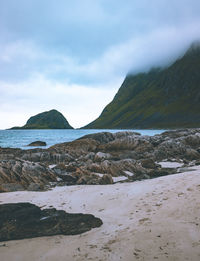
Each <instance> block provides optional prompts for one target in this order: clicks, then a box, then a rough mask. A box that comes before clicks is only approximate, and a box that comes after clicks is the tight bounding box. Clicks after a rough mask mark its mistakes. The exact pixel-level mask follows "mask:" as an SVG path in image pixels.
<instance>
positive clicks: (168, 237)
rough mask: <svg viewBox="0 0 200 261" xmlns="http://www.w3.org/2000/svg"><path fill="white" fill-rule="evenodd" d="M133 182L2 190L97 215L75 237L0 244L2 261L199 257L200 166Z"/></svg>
mask: <svg viewBox="0 0 200 261" xmlns="http://www.w3.org/2000/svg"><path fill="white" fill-rule="evenodd" d="M195 168H196V171H190V172H187V173H183V174H177V175H171V176H166V177H161V178H157V179H153V180H145V181H140V182H134V183H123V184H114V185H105V186H92V185H91V186H71V187H57V188H55V189H53V190H52V191H47V192H13V193H2V194H0V201H1V203H7V202H24V201H26V202H32V203H34V204H37V205H38V206H45V207H49V206H54V207H55V208H57V209H64V210H65V211H68V212H75V213H76V212H82V213H91V214H94V215H95V216H97V217H100V218H101V219H102V220H103V222H104V224H103V226H101V227H100V228H96V229H93V230H91V231H89V232H87V233H84V234H82V235H77V236H52V237H43V238H34V239H25V240H16V241H8V242H5V244H6V246H3V243H2V242H1V243H0V260H1V261H33V260H34V261H44V260H46V261H73V260H76V261H78V260H80V261H83V260H95V261H96V260H97V261H100V260H105V261H109V260H112V261H118V260H123V261H133V260H147V261H151V260H159V261H160V260H161V261H162V260H171V261H172V260H173V261H178V260H180V261H183V260H192V261H199V260H200V167H195Z"/></svg>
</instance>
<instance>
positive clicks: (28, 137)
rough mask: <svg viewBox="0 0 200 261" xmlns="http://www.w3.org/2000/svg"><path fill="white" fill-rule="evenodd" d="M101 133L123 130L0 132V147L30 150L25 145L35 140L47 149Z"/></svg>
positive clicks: (149, 131) (150, 133)
mask: <svg viewBox="0 0 200 261" xmlns="http://www.w3.org/2000/svg"><path fill="white" fill-rule="evenodd" d="M103 131H107V132H112V133H114V132H118V131H123V130H0V147H10V148H22V149H30V148H31V147H27V145H28V144H30V143H31V142H33V141H37V140H40V141H45V142H46V143H47V147H50V146H52V145H54V144H56V143H61V142H66V141H72V140H75V139H78V138H80V137H81V136H84V135H86V134H91V133H97V132H103ZM125 131H136V132H139V133H141V134H142V135H150V136H153V135H155V134H160V133H162V132H163V131H164V130H125Z"/></svg>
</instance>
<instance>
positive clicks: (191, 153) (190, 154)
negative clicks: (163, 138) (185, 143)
mask: <svg viewBox="0 0 200 261" xmlns="http://www.w3.org/2000/svg"><path fill="white" fill-rule="evenodd" d="M184 156H185V158H186V159H188V160H198V159H200V153H199V152H197V151H196V150H194V149H187V150H186V153H185V155H184Z"/></svg>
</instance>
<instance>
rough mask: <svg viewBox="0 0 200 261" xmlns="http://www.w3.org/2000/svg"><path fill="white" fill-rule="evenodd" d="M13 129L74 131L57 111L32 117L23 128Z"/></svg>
mask: <svg viewBox="0 0 200 261" xmlns="http://www.w3.org/2000/svg"><path fill="white" fill-rule="evenodd" d="M12 129H15V130H16V129H73V127H72V126H70V125H69V123H68V121H67V120H66V119H65V117H64V116H63V115H62V113H60V112H59V111H57V110H50V111H45V112H42V113H39V114H37V115H35V116H32V117H31V118H30V119H29V120H28V121H27V123H26V124H25V125H24V126H23V127H13V128H12Z"/></svg>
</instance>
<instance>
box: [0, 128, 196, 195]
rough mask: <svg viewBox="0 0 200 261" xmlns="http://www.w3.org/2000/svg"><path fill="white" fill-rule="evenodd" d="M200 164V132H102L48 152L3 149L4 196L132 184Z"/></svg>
mask: <svg viewBox="0 0 200 261" xmlns="http://www.w3.org/2000/svg"><path fill="white" fill-rule="evenodd" d="M165 162H171V167H170V168H169V164H165ZM199 164H200V129H185V130H173V131H167V132H164V133H162V134H159V135H155V136H142V135H140V134H139V133H136V132H130V131H129V132H128V131H126V132H117V133H109V132H102V133H96V134H90V135H86V136H83V137H82V138H80V139H78V140H75V141H72V142H66V143H62V144H56V145H54V146H52V147H50V148H48V149H41V148H40V149H39V148H35V149H31V150H21V149H11V148H0V192H10V191H17V190H32V191H39V190H46V189H49V188H51V187H54V186H62V185H83V184H87V185H92V184H93V185H95V184H99V185H104V184H112V183H115V182H131V181H136V180H143V179H150V178H155V177H159V176H164V175H168V174H174V173H179V172H183V171H185V170H186V168H187V167H189V166H193V165H199Z"/></svg>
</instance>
